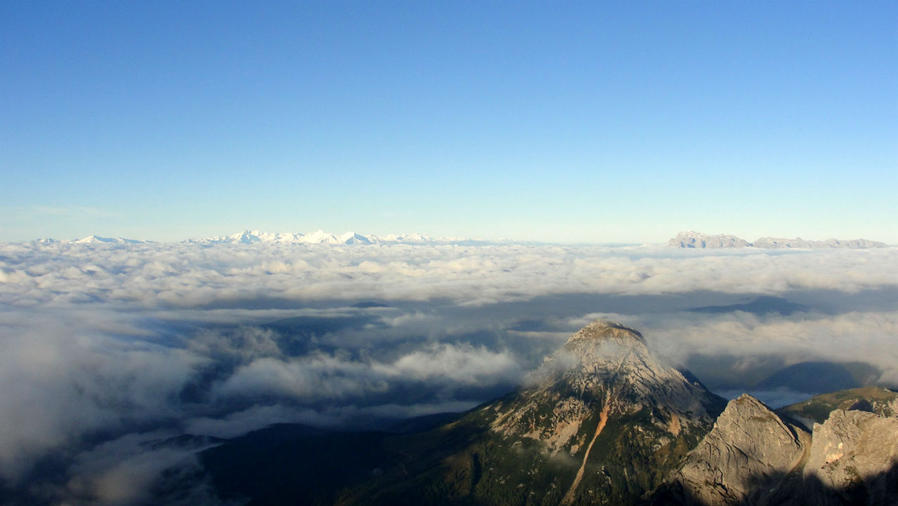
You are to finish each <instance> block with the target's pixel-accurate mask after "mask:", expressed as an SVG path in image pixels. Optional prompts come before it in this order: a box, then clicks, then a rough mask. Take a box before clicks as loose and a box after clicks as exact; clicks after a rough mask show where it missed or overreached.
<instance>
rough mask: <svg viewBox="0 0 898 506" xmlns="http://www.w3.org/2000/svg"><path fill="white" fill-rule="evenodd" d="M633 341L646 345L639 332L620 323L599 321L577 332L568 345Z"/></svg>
mask: <svg viewBox="0 0 898 506" xmlns="http://www.w3.org/2000/svg"><path fill="white" fill-rule="evenodd" d="M633 339H635V340H636V341H639V342H640V343H643V344H645V339H644V338H643V337H642V334H640V333H639V331H637V330H634V329H631V328H629V327H626V326H624V325H623V324H621V323H618V322H613V321H611V320H604V319H598V320H594V321H592V322H590V323H589V324H588V325H586V326H585V327H583V328H582V329H580V330H578V331H577V332H575V333H574V335H572V336H571V337H570V338H569V339H568V341H567V344H573V343H578V342H584V341H596V340H613V341H618V342H620V343H627V342H628V341H630V340H633Z"/></svg>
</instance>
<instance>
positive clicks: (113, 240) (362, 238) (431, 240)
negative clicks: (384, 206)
mask: <svg viewBox="0 0 898 506" xmlns="http://www.w3.org/2000/svg"><path fill="white" fill-rule="evenodd" d="M33 242H35V243H38V244H44V245H49V244H85V245H91V244H93V245H103V244H108V245H115V244H152V243H153V241H144V240H140V239H129V238H125V237H102V236H98V235H89V236H87V237H83V238H80V239H73V240H56V239H38V240H36V241H33ZM183 242H185V243H189V244H331V245H355V244H362V245H364V244H480V243H484V241H476V240H473V239H458V238H446V237H439V238H437V237H430V236H427V235H424V234H414V233H413V234H388V235H374V234H367V235H363V234H358V233H355V232H346V233H343V234H332V233H329V232H325V231H323V230H318V231H315V232H309V233H306V234H304V233H301V232H284V233H272V232H262V231H260V230H246V231H243V232H237V233H235V234H231V235H224V236H217V237H207V238H203V239H188V240H186V241H183Z"/></svg>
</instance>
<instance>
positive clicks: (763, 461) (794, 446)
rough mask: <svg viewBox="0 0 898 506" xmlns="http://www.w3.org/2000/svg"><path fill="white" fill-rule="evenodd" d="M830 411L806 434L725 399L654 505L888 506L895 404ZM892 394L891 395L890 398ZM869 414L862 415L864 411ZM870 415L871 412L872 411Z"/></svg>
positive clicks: (897, 447) (896, 493)
mask: <svg viewBox="0 0 898 506" xmlns="http://www.w3.org/2000/svg"><path fill="white" fill-rule="evenodd" d="M857 392H860V390H859V389H858V390H850V391H844V392H838V393H833V394H825V395H822V396H818V397H817V398H815V399H812V400H810V401H807V402H804V403H800V404H798V405H795V406H794V407H788V408H784V409H783V410H782V412H785V413H792V412H801V411H798V410H799V409H804V410H807V409H808V404H809V403H810V404H812V405H813V406H811V407H812V408H813V407H819V408H824V407H825V406H826V405H828V404H829V403H831V402H832V400H833V399H840V398H842V397H854V394H855V393H857ZM888 394H892V393H891V392H887V391H886V392H885V393H883V392H877V393H876V397H871V402H857V403H855V404H853V407H852V409H833V410H832V411H830V412H829V414H828V417H827V418H826V421H824V422H823V423H814V424H813V431H812V432H808V431H805V430H803V429H802V428H801V427H798V426H797V425H795V424H793V423H791V422H789V421H788V418H785V419H784V418H782V417H780V416H778V415H777V414H776V413H774V412H773V411H771V410H770V409H768V408H767V407H766V406H764V405H763V404H762V403H761V402H759V401H757V400H756V399H754V398H752V397H750V396H748V395H743V396H741V397H739V398H738V399H735V400H733V401H730V403H729V404H728V405H727V408H726V409H725V410H724V412H723V413H722V414H721V415H720V417H719V418H718V419H717V422H716V423H715V424H714V428H713V429H712V430H711V432H709V433H708V435H707V436H705V438H704V439H703V440H702V441H701V443H699V445H698V446H697V447H696V448H695V449H694V450H692V451H691V452H689V455H688V456H687V457H686V460H685V462H684V463H683V465H682V466H681V467H680V468H679V469H677V470H676V471H675V472H674V473H673V474H672V475H671V478H670V480H669V481H668V483H666V484H665V485H663V486H662V487H660V488H659V490H657V491H656V492H655V493H654V495H653V499H654V501H653V502H654V503H655V504H698V505H717V504H771V505H772V504H807V505H811V504H814V505H820V504H822V505H841V504H875V505H879V504H895V503H896V498H898V417H896V416H895V415H894V413H895V412H896V409H895V408H898V400H892V401H890V403H888V404H886V405H882V403H881V402H879V399H878V398H881V397H884V396H888ZM892 395H894V394H892ZM874 405H875V407H876V409H873V410H868V409H869V408H870V407H871V406H874ZM874 411H875V412H874Z"/></svg>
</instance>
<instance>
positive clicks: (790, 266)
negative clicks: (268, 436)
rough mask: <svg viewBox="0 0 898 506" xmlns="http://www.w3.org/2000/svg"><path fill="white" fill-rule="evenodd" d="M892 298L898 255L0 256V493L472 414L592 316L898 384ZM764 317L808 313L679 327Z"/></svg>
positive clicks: (632, 250)
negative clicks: (46, 479) (750, 302)
mask: <svg viewBox="0 0 898 506" xmlns="http://www.w3.org/2000/svg"><path fill="white" fill-rule="evenodd" d="M896 294H898V248H883V249H875V250H815V251H775V252H772V251H756V250H752V251H749V250H739V251H720V250H718V251H691V250H673V249H667V248H655V247H620V248H610V247H562V246H533V245H513V244H504V245H459V244H421V245H407V244H391V245H352V246H327V245H325V246H322V245H303V244H299V245H291V244H254V245H241V244H213V245H210V244H189V243H177V244H164V243H143V244H118V243H111V244H103V243H98V244H74V243H18V244H0V345H2V349H3V353H2V354H0V384H3V385H4V387H3V389H2V390H0V427H3V430H0V479H2V480H5V481H6V482H7V483H8V484H12V486H16V484H18V483H20V482H22V480H26V479H27V477H28V476H29V474H28V473H29V472H30V470H31V469H32V466H33V465H34V463H35V462H36V461H37V459H39V458H42V457H45V456H47V455H62V456H64V457H65V459H68V460H67V461H66V462H68V464H67V465H68V468H69V475H68V477H67V480H68V481H67V484H62V485H60V486H59V487H58V490H64V491H67V492H65V494H69V495H70V496H72V497H76V496H77V497H89V498H94V499H95V500H97V501H99V502H103V501H105V502H108V503H118V502H128V500H130V499H129V497H131V496H128V495H127V494H128V491H126V490H123V489H120V488H116V486H115V483H117V478H116V476H120V475H124V474H133V475H134V476H136V477H137V478H135V480H133V483H135V488H134V490H135V492H134V493H135V494H140V493H141V492H139V490H140V489H141V488H142V487H143V488H145V486H146V485H147V484H148V483H151V482H152V480H153V476H154V475H155V474H158V471H160V470H161V469H162V467H164V466H162V464H165V465H168V464H171V463H172V462H177V461H180V460H179V459H181V460H183V459H187V460H188V461H189V460H190V458H191V457H190V455H191V454H190V452H186V453H185V452H184V451H182V450H177V449H171V448H166V449H160V450H158V451H154V452H143V451H142V450H140V448H143V447H142V446H140V444H141V442H142V441H144V439H145V438H147V437H148V436H146V435H147V434H154V432H149V431H148V430H147V428H148V427H150V428H153V427H157V428H162V427H165V428H166V430H171V431H175V432H177V431H184V432H193V433H203V434H207V435H213V436H216V435H217V436H223V437H232V436H235V435H238V434H240V433H243V432H245V431H247V430H253V429H256V428H260V427H263V426H265V425H266V424H269V423H275V422H282V421H290V422H302V423H311V424H314V425H332V424H340V423H344V422H345V421H347V420H352V419H370V418H372V417H375V418H376V417H384V418H391V417H401V416H411V415H416V414H427V413H435V412H440V411H447V410H458V409H465V408H468V407H471V406H473V405H474V404H476V403H477V402H479V401H482V400H485V398H484V396H489V395H494V394H495V393H496V392H498V391H501V389H503V388H510V386H512V385H514V384H517V383H519V382H521V381H523V380H524V378H525V377H526V376H527V373H528V371H530V370H532V369H534V368H535V367H536V366H537V365H538V364H539V363H540V361H541V358H542V357H543V356H544V355H545V354H547V353H548V352H550V351H551V350H553V349H554V348H555V347H557V346H558V345H559V344H560V343H561V342H563V340H564V338H565V336H566V335H567V333H568V332H569V331H571V330H573V329H574V328H576V327H578V326H580V325H582V324H585V323H586V322H587V321H588V320H589V319H590V318H591V317H593V316H598V315H603V316H608V315H609V314H610V315H611V316H613V317H615V318H616V319H619V320H622V321H624V322H626V323H627V324H629V325H631V326H634V327H637V328H640V329H641V330H643V331H644V334H645V335H646V336H647V338H648V339H649V341H650V343H651V344H652V346H654V347H655V348H656V349H658V350H660V351H661V352H662V353H663V354H664V356H666V357H669V358H670V359H671V360H672V361H675V362H682V361H684V360H686V358H687V357H688V356H689V355H690V354H691V353H693V352H694V351H695V350H701V351H702V352H703V353H706V354H710V355H713V354H717V353H719V354H745V355H746V356H751V355H762V354H770V353H779V354H781V355H782V356H784V357H787V362H790V363H791V362H798V361H801V360H803V357H812V358H816V359H828V360H842V361H847V360H857V361H864V362H868V363H871V364H873V365H875V366H877V367H878V368H879V369H880V370H882V371H883V376H882V380H883V381H888V382H893V383H898V353H896V351H895V350H896V349H898V347H896V346H895V345H894V343H895V339H896V337H898V298H896ZM755 295H780V296H788V297H792V296H793V295H794V296H795V297H797V298H798V299H800V300H798V302H800V303H802V304H808V305H810V306H812V307H809V308H808V310H807V311H803V312H800V313H799V314H794V315H777V314H768V315H757V314H751V313H747V312H742V311H737V312H725V313H721V314H704V313H694V312H686V311H684V310H686V309H688V308H690V307H694V306H707V305H713V304H712V303H713V302H714V301H717V300H718V299H719V300H721V303H732V302H734V301H738V300H742V299H744V298H745V297H748V296H755ZM790 300H791V299H790ZM620 301H626V302H620ZM359 303H362V304H359ZM606 306H607V307H606ZM599 312H603V313H599ZM591 313H595V314H591ZM614 313H619V314H614ZM287 318H290V319H292V320H284V321H286V322H288V323H283V322H280V323H278V324H271V325H268V323H270V322H275V321H281V320H283V319H287ZM278 325H280V326H278ZM98 434H105V436H104V437H105V438H106V439H105V440H104V439H102V438H100V442H99V443H97V442H96V441H97V439H96V438H97V437H98V436H97V435H98ZM104 441H105V442H104ZM103 445H107V446H103ZM126 450H127V451H126ZM116 452H119V453H116ZM115 455H121V458H117V457H115ZM153 455H155V457H153ZM160 466H162V467H160ZM123 473H124V474H123ZM60 493H62V492H60ZM136 497H139V496H134V497H131V499H133V498H136Z"/></svg>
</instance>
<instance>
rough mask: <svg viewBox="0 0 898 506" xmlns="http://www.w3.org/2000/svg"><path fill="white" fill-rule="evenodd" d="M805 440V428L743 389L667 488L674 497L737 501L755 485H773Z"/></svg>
mask: <svg viewBox="0 0 898 506" xmlns="http://www.w3.org/2000/svg"><path fill="white" fill-rule="evenodd" d="M809 442H810V437H809V435H808V434H807V433H806V432H805V431H803V430H801V429H800V428H798V427H795V426H792V425H788V424H786V423H785V422H783V420H781V419H780V417H778V416H777V415H776V414H775V413H774V412H773V411H771V410H770V409H769V408H768V407H767V406H765V405H764V404H763V403H761V401H759V400H757V399H755V398H754V397H751V396H750V395H747V394H743V395H742V396H741V397H739V398H738V399H734V400H732V401H730V402H729V404H727V407H726V409H724V411H723V413H721V415H720V417H719V418H718V419H717V422H715V424H714V428H713V429H711V432H709V433H708V435H707V436H705V438H704V439H703V440H702V442H701V443H699V445H698V446H697V447H696V448H695V449H694V450H692V451H691V452H689V455H688V456H687V457H686V461H685V463H684V464H683V465H682V467H680V469H679V470H678V471H677V472H676V473H675V474H674V477H673V479H672V482H673V483H672V486H670V487H669V488H670V489H671V493H674V494H675V495H676V496H678V497H677V502H682V503H699V504H739V503H742V502H744V501H746V500H748V499H749V497H751V496H752V494H753V493H754V492H755V491H757V490H758V489H759V488H763V489H765V490H769V489H771V488H776V487H777V486H778V485H779V484H780V482H782V481H783V480H784V478H785V477H786V476H788V475H789V474H790V473H792V472H794V471H795V470H796V469H797V468H798V467H799V465H800V464H801V461H802V457H803V456H804V454H805V451H806V448H807V447H808V444H809Z"/></svg>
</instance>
